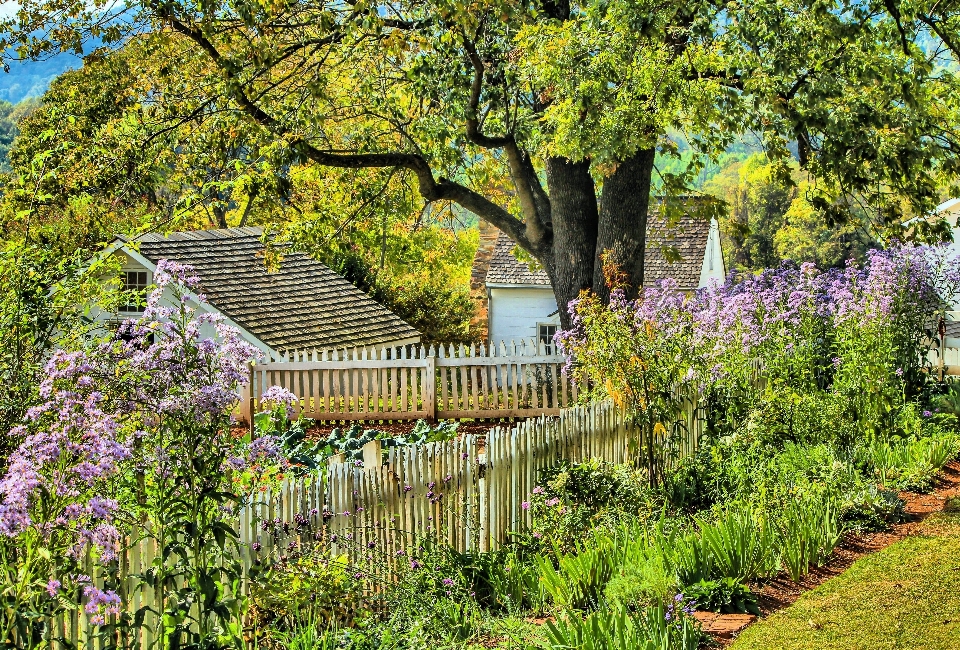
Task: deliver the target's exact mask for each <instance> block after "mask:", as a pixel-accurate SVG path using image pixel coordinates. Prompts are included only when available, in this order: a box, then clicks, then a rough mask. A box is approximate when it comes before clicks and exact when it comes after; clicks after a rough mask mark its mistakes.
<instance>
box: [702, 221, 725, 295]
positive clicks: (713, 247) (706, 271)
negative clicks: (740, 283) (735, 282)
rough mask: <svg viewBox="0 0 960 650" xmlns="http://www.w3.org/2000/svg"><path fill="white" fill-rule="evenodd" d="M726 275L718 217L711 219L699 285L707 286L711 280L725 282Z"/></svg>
mask: <svg viewBox="0 0 960 650" xmlns="http://www.w3.org/2000/svg"><path fill="white" fill-rule="evenodd" d="M726 275H727V272H726V269H725V268H724V266H723V250H722V249H721V248H720V224H719V223H717V220H716V219H711V221H710V234H709V235H708V236H707V248H706V251H705V252H704V255H703V266H702V267H701V269H700V284H699V285H697V287H698V288H699V287H705V286H707V285H708V284H709V283H710V281H711V280H719V281H720V282H723V280H724V278H725V277H726Z"/></svg>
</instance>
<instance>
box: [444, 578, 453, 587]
mask: <svg viewBox="0 0 960 650" xmlns="http://www.w3.org/2000/svg"><path fill="white" fill-rule="evenodd" d="M443 584H444V585H446V586H447V587H450V586H453V580H451V579H450V578H444V579H443Z"/></svg>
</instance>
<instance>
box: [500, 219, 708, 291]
mask: <svg viewBox="0 0 960 650" xmlns="http://www.w3.org/2000/svg"><path fill="white" fill-rule="evenodd" d="M709 237H710V220H709V219H704V218H702V217H696V216H691V215H689V214H684V215H682V216H681V217H680V218H679V219H678V220H676V222H675V223H671V224H669V225H668V224H667V223H666V222H665V221H664V219H662V218H660V217H658V216H657V215H650V218H649V219H648V221H647V244H646V248H645V254H644V273H643V275H644V278H643V280H644V284H646V285H650V284H654V283H656V282H658V281H660V280H665V279H667V278H673V279H674V280H676V281H677V285H678V288H679V289H681V290H684V291H689V290H693V289H696V288H697V287H698V286H699V284H700V271H701V270H702V268H703V258H704V256H705V254H706V250H707V242H708V240H709ZM514 246H515V244H514V243H513V240H511V239H510V238H509V237H507V235H505V234H504V233H502V232H501V233H500V235H499V237H498V238H497V245H496V248H495V249H494V252H493V257H492V258H491V259H490V267H489V269H488V270H487V284H494V285H496V284H507V285H544V286H549V285H550V279H549V278H548V277H547V274H546V272H545V271H542V270H537V271H531V270H530V266H529V265H528V264H526V263H524V262H521V261H520V260H518V259H517V258H516V256H515V255H514V254H513V248H514Z"/></svg>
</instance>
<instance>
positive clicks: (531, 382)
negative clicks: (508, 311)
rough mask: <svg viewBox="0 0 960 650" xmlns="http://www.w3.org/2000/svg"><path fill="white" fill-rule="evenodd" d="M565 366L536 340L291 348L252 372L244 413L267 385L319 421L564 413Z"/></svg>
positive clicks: (569, 399) (567, 402)
mask: <svg viewBox="0 0 960 650" xmlns="http://www.w3.org/2000/svg"><path fill="white" fill-rule="evenodd" d="M564 363H566V359H565V358H564V357H563V356H560V355H559V354H556V352H555V350H554V349H553V346H552V345H551V346H547V345H545V344H543V343H542V342H541V343H536V342H534V341H521V342H520V343H516V342H511V343H510V344H507V343H506V342H501V343H500V344H499V345H491V346H490V347H487V346H485V345H479V346H477V345H472V346H470V347H466V346H463V345H461V346H459V347H456V348H455V347H454V346H452V345H451V346H448V347H444V346H440V347H434V346H430V348H429V349H428V348H425V347H423V346H420V347H416V346H404V347H396V348H380V349H379V350H378V349H369V348H363V349H354V350H311V351H302V350H301V351H290V352H286V353H284V354H283V355H281V356H280V357H278V358H269V359H265V360H264V361H262V362H260V363H257V364H255V365H254V366H252V367H251V370H250V385H249V387H247V389H246V391H245V393H244V394H243V396H242V410H243V412H242V414H241V415H242V418H243V419H244V421H246V422H248V423H249V422H250V421H251V418H252V416H253V414H254V413H256V412H257V411H258V410H259V408H260V399H259V398H260V395H262V394H263V391H264V390H266V389H267V388H269V387H270V386H281V387H283V388H286V389H287V390H289V391H290V392H292V393H293V394H294V395H296V396H297V398H298V399H299V403H298V404H297V405H296V411H297V415H300V414H301V413H302V414H303V415H304V416H306V417H309V418H313V419H315V420H322V421H331V420H332V421H341V420H411V419H420V418H425V419H435V418H437V419H456V418H475V419H488V418H505V417H531V416H537V415H559V414H560V410H561V409H563V408H566V407H569V406H572V405H573V404H574V403H576V400H577V395H578V392H579V390H578V386H577V385H576V383H575V382H573V381H571V380H570V379H569V378H567V377H566V376H564V375H563V373H562V368H563V365H564Z"/></svg>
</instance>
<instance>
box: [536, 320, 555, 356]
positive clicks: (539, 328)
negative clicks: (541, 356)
mask: <svg viewBox="0 0 960 650" xmlns="http://www.w3.org/2000/svg"><path fill="white" fill-rule="evenodd" d="M543 328H553V333H552V334H550V335H549V336H547V340H546V341H544V338H543V335H542V334H541V332H542V331H543ZM559 330H560V326H559V325H557V324H556V323H537V347H538V348H539V346H540V343H541V342H542V343H544V345H546V349H547V353H548V354H552V353H553V350H554V348H555V347H556V344H555V343H554V342H553V334H556V333H557V332H558V331H559Z"/></svg>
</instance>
